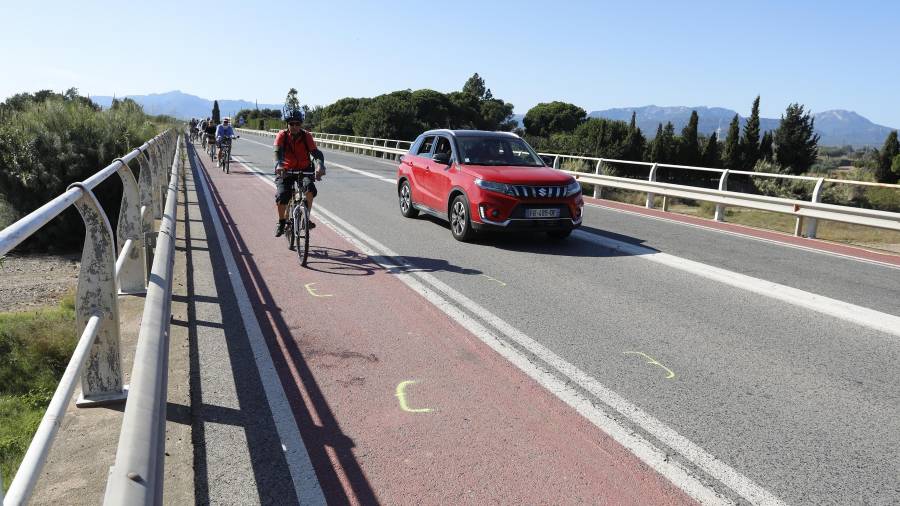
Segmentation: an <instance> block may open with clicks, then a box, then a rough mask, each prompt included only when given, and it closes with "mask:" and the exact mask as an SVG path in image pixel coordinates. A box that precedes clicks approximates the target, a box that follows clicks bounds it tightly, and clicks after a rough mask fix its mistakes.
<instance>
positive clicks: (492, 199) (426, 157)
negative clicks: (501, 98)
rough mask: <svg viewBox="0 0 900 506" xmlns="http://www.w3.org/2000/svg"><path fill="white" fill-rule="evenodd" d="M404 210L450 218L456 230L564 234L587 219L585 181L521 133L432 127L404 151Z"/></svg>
mask: <svg viewBox="0 0 900 506" xmlns="http://www.w3.org/2000/svg"><path fill="white" fill-rule="evenodd" d="M397 194H398V196H399V198H400V212H401V213H402V214H403V216H406V217H407V218H414V217H415V216H417V215H418V214H419V211H421V212H424V213H428V214H431V215H434V216H437V217H439V218H442V219H444V220H449V221H450V231H451V232H452V234H453V237H454V238H456V239H457V240H460V241H468V240H470V239H471V238H472V237H473V236H474V234H475V232H476V231H480V230H539V231H545V232H547V234H548V235H550V237H554V238H558V239H562V238H565V237H568V236H569V234H571V233H572V230H574V229H575V228H577V227H578V226H579V225H581V209H582V207H584V200H583V199H582V198H581V185H580V184H578V182H577V181H575V178H573V177H572V176H570V175H568V174H566V173H563V172H560V171H558V170H555V169H553V168H551V167H548V166H547V165H546V164H545V163H544V161H543V160H542V159H541V157H540V156H538V154H537V153H535V152H534V150H533V149H531V146H529V145H528V143H526V142H525V141H524V140H522V139H521V138H520V137H519V136H518V135H515V134H512V133H508V132H482V131H478V130H429V131H428V132H425V133H423V134H422V135H420V136H419V137H418V138H417V139H416V141H415V142H414V143H413V145H412V147H410V149H409V153H407V154H406V155H404V156H403V157H402V158H401V163H400V167H399V169H398V171H397Z"/></svg>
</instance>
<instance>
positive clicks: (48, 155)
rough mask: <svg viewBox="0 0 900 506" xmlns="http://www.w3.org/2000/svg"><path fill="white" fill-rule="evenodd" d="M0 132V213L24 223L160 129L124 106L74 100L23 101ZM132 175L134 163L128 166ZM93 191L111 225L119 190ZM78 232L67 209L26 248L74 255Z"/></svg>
mask: <svg viewBox="0 0 900 506" xmlns="http://www.w3.org/2000/svg"><path fill="white" fill-rule="evenodd" d="M6 119H7V121H6V122H5V123H4V124H2V125H0V166H2V167H3V169H4V170H2V171H0V197H2V200H5V202H6V204H7V205H8V208H9V209H7V211H6V213H7V214H9V213H12V214H14V215H17V216H24V215H26V214H28V213H29V212H31V211H33V210H35V209H37V208H38V207H40V206H41V205H43V204H44V203H46V202H48V201H50V200H51V199H53V198H55V197H56V196H58V195H60V194H62V193H63V192H65V190H66V188H67V187H68V186H69V185H70V184H71V183H74V182H77V181H82V180H84V179H87V178H88V177H90V176H91V175H93V174H94V173H96V172H97V171H98V170H100V169H102V168H103V167H105V166H106V165H108V164H109V163H111V162H112V161H113V159H115V158H116V157H119V156H122V155H124V154H126V153H128V152H129V151H131V150H132V149H134V148H135V147H137V146H140V145H141V144H143V143H144V142H146V141H147V140H149V139H150V138H152V137H153V136H154V135H155V134H156V133H157V132H158V130H159V128H158V127H157V126H156V125H154V124H153V123H152V122H151V121H150V119H149V118H148V117H147V116H146V115H145V114H144V113H143V111H142V110H141V108H140V106H139V105H137V104H136V103H134V102H133V101H130V100H125V101H123V102H117V103H116V104H115V105H114V107H112V108H110V109H108V110H104V111H99V110H97V109H95V108H94V107H91V106H90V105H88V104H86V103H84V102H83V101H77V100H60V99H48V100H46V101H44V102H28V103H25V104H23V105H21V106H20V108H19V109H17V110H15V111H13V112H12V113H8V114H7V118H6ZM132 169H133V170H135V175H137V174H136V173H137V164H133V167H132ZM111 179H112V181H111V182H105V183H103V184H101V185H100V186H98V187H97V188H96V189H95V193H96V194H97V198H98V199H99V200H100V203H101V205H102V206H103V208H104V209H105V210H106V213H107V216H108V217H109V219H110V222H111V223H112V224H113V226H115V222H116V219H117V217H118V210H119V201H120V199H121V193H122V186H121V183H120V182H119V181H118V178H115V177H114V178H111ZM83 230H84V228H83V225H82V221H81V218H80V217H79V216H78V213H77V211H75V210H74V209H69V210H67V211H66V212H64V213H63V214H62V215H61V216H60V217H59V218H58V219H56V220H54V221H53V222H51V223H50V224H48V225H47V226H45V227H44V228H43V229H42V230H41V231H40V232H38V233H37V234H36V235H35V236H34V237H33V238H32V239H30V240H29V241H28V243H27V245H26V248H40V249H44V250H48V249H53V250H73V249H79V248H80V247H81V245H82V243H83V240H84V235H83V234H84V232H83Z"/></svg>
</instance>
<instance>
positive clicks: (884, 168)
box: [875, 130, 900, 184]
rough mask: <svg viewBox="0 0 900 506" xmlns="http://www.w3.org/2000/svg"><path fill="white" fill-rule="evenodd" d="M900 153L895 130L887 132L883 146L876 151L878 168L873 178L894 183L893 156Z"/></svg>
mask: <svg viewBox="0 0 900 506" xmlns="http://www.w3.org/2000/svg"><path fill="white" fill-rule="evenodd" d="M898 154H900V143H898V142H897V131H896V130H894V131H893V132H891V133H889V134H888V136H887V138H885V139H884V146H882V147H881V151H879V152H878V170H876V171H875V179H876V180H877V181H878V182H879V183H891V184H892V183H896V182H897V174H896V173H895V172H894V171H893V170H892V169H893V162H894V158H896V157H897V155H898Z"/></svg>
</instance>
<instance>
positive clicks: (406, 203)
mask: <svg viewBox="0 0 900 506" xmlns="http://www.w3.org/2000/svg"><path fill="white" fill-rule="evenodd" d="M399 197H400V214H402V215H403V216H405V217H407V218H415V217H416V216H418V215H419V210H418V209H416V208H415V207H413V202H412V192H411V190H410V187H409V181H404V182H403V184H401V185H400V192H399Z"/></svg>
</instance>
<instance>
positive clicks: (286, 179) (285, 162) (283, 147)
mask: <svg viewBox="0 0 900 506" xmlns="http://www.w3.org/2000/svg"><path fill="white" fill-rule="evenodd" d="M284 120H285V121H286V122H287V124H288V127H287V129H285V130H282V131H280V132H278V135H276V136H275V209H276V210H277V212H278V226H277V227H276V228H275V237H281V235H282V234H284V222H285V221H286V220H287V204H288V202H290V200H291V193H292V191H293V187H294V182H295V181H300V182H302V181H303V177H304V176H305V177H309V178H310V180H312V179H315V180H316V181H318V180H321V179H322V176H324V175H325V164H324V162H325V155H323V154H322V152H321V151H319V148H317V147H316V141H315V140H314V139H313V136H312V134H310V133H309V132H307V131H306V130H304V129H303V128H302V127H303V111H301V110H296V109H295V110H292V111H286V112H285V115H284ZM310 158H313V159H315V160H318V161H319V162H320V163H319V166H320V169H319V170H316V169H315V166H314V164H313V163H312V161H311V160H310ZM306 190H307V191H306V201H307V203H308V204H309V210H310V213H312V205H313V198H315V196H316V195H318V193H319V192H318V190H316V184H315V183H314V182H312V181H310V183H309V184H308V186H307V187H306ZM315 226H316V224H315V223H313V222H312V221H310V222H309V228H310V229H312V228H315Z"/></svg>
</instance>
